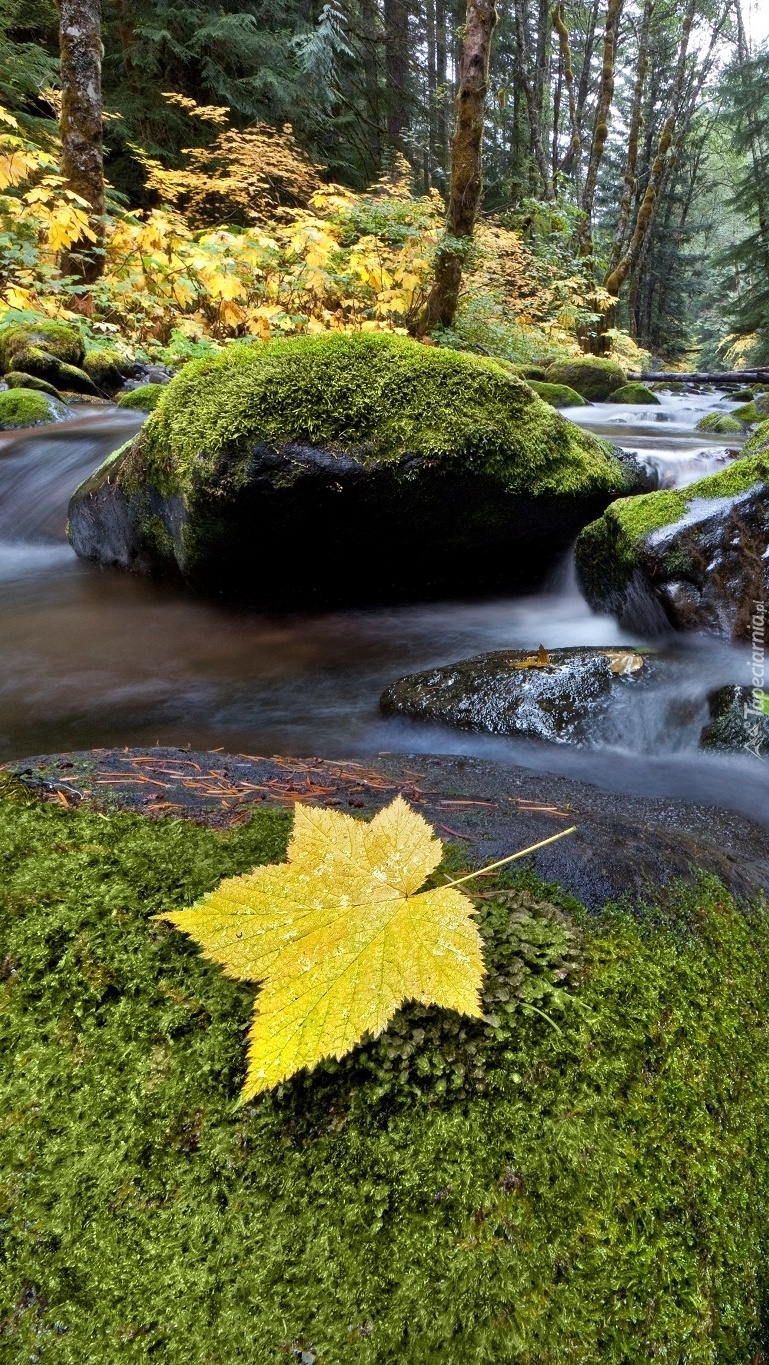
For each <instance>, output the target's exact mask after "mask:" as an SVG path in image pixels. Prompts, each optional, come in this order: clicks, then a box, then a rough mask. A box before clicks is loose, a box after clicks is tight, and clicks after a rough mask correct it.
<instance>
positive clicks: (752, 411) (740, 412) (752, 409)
mask: <svg viewBox="0 0 769 1365" xmlns="http://www.w3.org/2000/svg"><path fill="white" fill-rule="evenodd" d="M731 416H732V417H736V418H737V420H738V422H742V424H743V426H746V427H752V426H755V425H756V423H758V422H760V421H761V413H760V412H759V411H758V408H757V407H756V404H755V402H750V403H743V404H742V407H739V408H735V409H734V411H733V412H732V413H731Z"/></svg>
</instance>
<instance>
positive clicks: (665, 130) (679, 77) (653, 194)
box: [604, 0, 697, 298]
mask: <svg viewBox="0 0 769 1365" xmlns="http://www.w3.org/2000/svg"><path fill="white" fill-rule="evenodd" d="M696 8H697V0H689V3H688V5H687V9H686V13H685V15H684V21H683V27H682V29H681V44H680V48H679V52H678V66H677V70H676V76H675V80H674V82H673V90H672V93H671V97H670V107H669V109H668V113H667V117H666V119H665V122H664V124H663V126H662V132H661V134H660V140H659V146H658V148H657V154H656V156H655V158H654V161H653V162H652V168H651V171H650V173H649V181H648V184H647V186H646V191H645V193H644V197H643V199H642V200H641V204H640V207H639V209H638V215H637V217H636V222H635V228H634V230H633V236H632V238H631V240H630V245H629V247H628V249H627V251H626V252H625V255H624V256H623V257H622V260H621V261H619V262H618V263H617V265H616V266H614V268H613V269H610V270H609V272H608V273H607V275H606V278H605V280H604V287H605V288H606V289H607V290H608V292H609V293H610V294H612V295H613V297H614V298H619V292H620V289H621V288H622V286H623V284H624V283H625V280H626V279H627V277H628V274H629V273H630V270H631V268H632V267H633V265H634V264H635V262H636V261H637V260H638V258H639V256H640V254H641V252H642V251H643V249H644V246H645V244H646V242H647V241H648V238H649V232H650V229H651V226H652V221H653V218H654V211H655V206H656V202H657V195H658V193H659V190H660V186H661V184H662V181H663V178H664V176H665V173H666V171H667V165H668V153H669V151H670V148H671V145H672V142H673V134H674V133H675V130H676V121H677V118H678V113H679V109H680V105H681V100H682V97H683V93H684V85H685V82H686V58H687V54H688V51H689V38H690V36H691V31H692V25H693V23H694V15H695V11H696Z"/></svg>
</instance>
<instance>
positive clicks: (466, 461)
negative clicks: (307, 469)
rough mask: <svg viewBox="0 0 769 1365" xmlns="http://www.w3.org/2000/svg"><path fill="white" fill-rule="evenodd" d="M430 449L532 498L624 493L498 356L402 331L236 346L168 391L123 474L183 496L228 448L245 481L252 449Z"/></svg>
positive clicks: (596, 450) (393, 452) (382, 457)
mask: <svg viewBox="0 0 769 1365" xmlns="http://www.w3.org/2000/svg"><path fill="white" fill-rule="evenodd" d="M287 442H299V443H302V442H305V443H307V444H310V445H316V446H317V445H320V446H330V447H332V448H334V449H337V450H345V451H350V450H354V451H356V453H358V454H359V455H360V456H361V457H362V459H363V461H364V463H365V462H372V461H397V460H399V459H401V458H402V457H403V456H407V455H412V456H422V457H425V458H427V459H429V460H433V461H437V462H440V463H441V464H449V463H456V464H461V465H462V466H463V467H464V468H465V469H468V470H472V471H473V472H487V473H490V474H493V475H496V476H498V477H499V478H500V482H501V483H502V484H503V485H504V486H506V487H509V488H521V489H525V490H526V491H527V492H531V493H537V492H541V493H545V492H554V493H556V492H559V493H570V492H575V493H576V492H581V491H585V490H587V489H588V488H590V489H593V488H599V487H600V488H606V489H617V490H619V489H621V487H622V484H623V476H622V473H621V470H620V467H619V465H618V464H617V463H616V461H615V460H614V458H613V457H612V454H611V450H610V448H609V447H608V446H607V445H606V444H605V443H604V442H601V441H600V440H598V439H597V438H596V437H593V436H590V435H589V434H587V433H585V432H582V431H580V429H579V428H578V427H575V426H572V425H570V424H568V423H566V422H564V421H563V420H562V419H561V418H560V417H558V416H556V415H555V414H554V413H553V412H552V411H551V410H550V408H549V407H548V406H546V405H545V404H543V403H541V402H538V401H537V400H536V399H532V396H531V391H530V389H529V387H528V385H526V384H524V383H522V382H520V381H519V380H517V379H514V378H512V377H511V376H510V375H509V374H507V373H506V372H505V371H504V369H503V368H502V367H501V366H500V365H497V364H496V363H495V362H494V361H493V360H486V359H485V358H482V357H479V356H474V355H469V354H463V353H460V352H456V351H449V350H445V349H442V348H438V347H435V346H421V345H419V344H418V343H417V342H414V341H409V340H406V339H405V338H400V337H391V336H376V335H373V336H372V335H365V334H358V335H349V334H342V333H336V334H333V333H332V334H329V335H328V336H323V337H312V338H299V339H296V340H291V341H274V342H271V343H270V344H269V345H259V344H251V345H243V346H232V347H229V348H228V349H227V350H226V351H225V352H224V354H222V355H219V356H214V357H212V358H210V359H205V360H199V361H193V362H192V363H191V364H189V365H186V366H185V367H184V369H183V370H182V372H181V373H180V374H179V375H178V376H177V377H176V378H175V379H174V380H172V382H171V383H170V384H169V385H167V386H166V388H165V392H164V394H163V395H162V398H161V402H160V405H159V407H158V408H157V410H156V412H155V414H154V416H153V418H152V420H151V421H150V422H148V423H147V425H146V427H145V428H144V430H143V432H142V433H141V434H140V435H139V436H138V437H137V440H136V442H135V445H134V450H133V453H132V457H131V458H130V459H129V460H128V461H127V462H126V465H125V473H124V474H123V475H122V476H121V477H122V478H124V479H130V478H132V479H134V480H141V481H144V480H146V479H149V480H151V481H152V482H154V483H155V485H156V486H158V487H161V488H163V490H164V491H174V492H181V493H182V494H184V493H185V492H186V491H187V490H188V488H189V484H190V480H191V478H192V473H193V469H194V474H195V479H196V480H198V481H200V480H203V481H205V479H206V476H207V474H212V475H215V474H216V471H217V467H218V462H219V459H220V457H222V456H226V460H227V464H228V475H229V477H230V478H231V479H232V480H233V481H234V482H236V483H237V481H238V479H239V478H240V477H243V475H242V474H241V473H240V471H239V468H238V466H239V465H240V464H242V465H246V464H247V462H248V461H249V459H250V457H251V452H252V449H253V447H254V445H256V444H262V443H265V444H268V445H270V446H272V447H274V448H279V447H281V446H283V445H285V444H286V443H287Z"/></svg>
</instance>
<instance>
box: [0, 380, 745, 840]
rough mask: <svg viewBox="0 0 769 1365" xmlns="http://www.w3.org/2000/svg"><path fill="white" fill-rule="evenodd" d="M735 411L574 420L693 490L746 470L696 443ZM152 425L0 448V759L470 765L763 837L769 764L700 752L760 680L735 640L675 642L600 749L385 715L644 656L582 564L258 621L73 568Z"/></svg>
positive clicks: (89, 421)
mask: <svg viewBox="0 0 769 1365" xmlns="http://www.w3.org/2000/svg"><path fill="white" fill-rule="evenodd" d="M732 406H733V404H732V403H731V402H730V401H729V400H728V399H726V398H724V396H723V395H719V394H697V395H682V396H676V397H673V396H666V395H662V405H661V407H651V408H649V407H647V408H641V407H633V408H631V407H625V406H617V405H612V404H603V405H598V406H594V407H586V408H580V409H574V410H572V411H570V412H569V413H568V414H567V415H568V416H569V417H572V418H573V419H574V420H575V421H578V422H580V423H581V424H582V425H584V426H587V427H589V428H590V429H591V430H593V431H597V432H600V433H601V434H604V435H607V436H609V437H611V439H612V440H614V441H615V442H616V443H617V444H621V445H622V446H624V447H625V448H626V449H630V450H633V451H634V452H636V454H637V455H638V457H639V459H641V460H643V461H645V462H646V463H647V464H649V465H653V466H654V467H655V468H656V469H657V470H658V471H659V474H660V482H661V485H662V486H664V487H680V486H683V485H685V484H686V483H690V482H691V481H692V480H693V479H697V478H701V477H703V476H704V475H705V474H708V473H711V472H713V471H714V470H717V469H719V468H722V467H723V464H724V463H725V461H726V460H728V459H729V458H731V457H732V456H733V453H734V451H733V450H732V452H731V454H729V453H727V452H726V451H725V444H726V443H733V440H734V438H732V437H727V438H724V437H720V438H712V437H707V436H702V435H700V434H698V433H696V432H695V431H694V427H695V424H696V422H697V420H698V419H699V418H700V417H701V416H702V415H703V413H704V412H707V411H710V410H712V409H713V408H716V409H718V410H719V411H729V410H730V408H731V407H732ZM140 420H141V419H140V418H139V417H137V416H136V415H134V414H128V413H119V412H117V411H112V410H110V411H105V410H104V409H100V410H98V411H93V412H92V411H88V410H86V409H81V410H80V414H79V415H78V416H77V417H76V418H74V419H72V420H70V421H67V422H63V423H61V424H59V425H57V426H53V427H48V428H45V429H44V430H41V431H35V432H29V433H26V434H22V435H16V434H13V433H7V434H5V435H3V436H2V437H0V761H2V760H9V759H15V758H22V757H26V756H31V755H33V754H39V753H45V752H51V751H58V750H67V749H85V748H91V747H96V746H104V747H110V746H114V745H132V746H133V745H152V744H155V743H159V744H164V745H179V746H185V745H191V746H192V747H193V748H202V749H214V748H217V747H222V748H224V749H226V750H229V751H236V752H241V753H250V754H258V753H267V754H272V753H287V754H294V755H299V754H319V755H322V756H324V757H327V758H333V757H351V756H352V755H354V754H365V753H377V752H382V751H399V752H402V751H406V752H410V753H417V752H423V753H424V752H432V753H440V752H443V753H464V754H477V755H483V756H485V757H488V758H494V759H497V760H499V761H502V762H514V763H520V764H523V765H525V766H527V767H529V768H534V769H537V770H541V771H551V772H562V773H568V774H569V775H571V776H573V777H583V778H585V779H586V780H588V781H592V782H596V783H598V784H599V785H601V786H604V787H608V788H610V789H615V790H621V791H628V792H634V793H638V794H645V795H650V796H669V797H676V796H679V797H687V798H689V799H694V800H700V801H709V802H717V803H719V804H722V805H725V806H729V807H732V808H733V809H736V810H741V811H744V812H745V813H749V814H751V815H752V816H753V817H754V818H758V819H764V820H766V822H767V823H769V763H766V762H764V761H762V760H760V759H757V758H755V757H753V756H751V755H749V754H747V753H746V754H745V755H736V756H719V755H714V754H707V753H704V752H702V751H700V750H698V747H697V741H698V737H699V733H700V730H701V728H702V726H703V724H704V723H705V721H706V719H707V702H706V698H707V693H708V692H709V691H711V690H712V689H713V688H715V687H718V686H721V685H722V684H725V683H741V684H748V683H749V682H750V671H749V667H748V651H747V649H739V648H735V647H733V646H731V645H728V644H726V643H724V642H723V641H718V640H714V639H711V638H704V637H701V638H698V637H677V638H676V639H675V640H674V641H672V642H666V643H665V644H664V646H663V649H662V655H663V658H664V661H665V663H666V667H665V668H664V669H662V670H660V676H659V678H658V679H656V680H653V679H651V678H650V679H649V680H648V681H644V683H643V684H642V685H639V686H636V685H635V684H631V685H630V686H629V687H628V688H627V689H626V691H625V693H624V694H623V696H624V701H623V702H622V704H620V705H619V706H617V707H615V708H614V710H613V711H612V713H611V716H610V719H609V720H608V721H607V722H606V723H604V725H603V726H602V728H601V729H600V731H599V732H598V733H596V735H595V738H594V742H593V745H592V747H591V748H590V749H577V748H572V747H569V746H567V745H548V744H541V743H533V742H528V741H521V740H515V739H502V738H498V737H490V736H481V735H473V734H469V733H464V732H462V731H457V730H448V729H443V728H440V727H433V726H424V725H421V724H416V723H414V724H412V723H408V722H404V721H402V720H398V719H385V718H383V717H382V716H380V714H379V711H378V699H379V695H380V693H381V691H382V689H383V688H384V687H385V686H386V684H387V683H389V682H391V681H392V680H393V679H395V678H397V677H399V676H401V675H402V674H403V673H407V672H410V671H413V670H416V669H422V668H427V667H430V666H432V665H436V664H443V663H448V662H450V661H451V660H452V659H458V658H461V657H466V656H468V655H471V654H477V653H481V652H482V651H484V650H491V649H499V648H507V647H524V648H536V646H537V645H538V644H539V643H540V642H542V643H544V644H545V645H546V646H548V647H549V648H555V647H557V646H559V645H580V644H584V645H607V644H643V643H645V642H644V641H643V640H641V639H639V637H638V636H637V635H634V636H629V635H627V634H626V633H623V632H622V631H620V630H619V629H618V627H617V625H616V623H615V622H614V621H613V620H612V619H611V618H609V617H606V616H598V615H596V614H595V613H593V612H592V611H591V610H590V609H589V608H588V607H587V605H586V603H585V602H584V600H583V599H582V597H581V596H580V593H579V590H578V588H577V586H576V581H575V578H574V574H573V568H572V566H571V562H570V561H567V562H565V563H564V564H563V565H562V566H561V567H560V568H559V570H558V571H557V572H556V573H555V574H554V575H553V578H552V580H551V582H550V583H549V584H548V585H547V587H546V589H545V590H544V591H543V592H541V593H539V594H538V595H536V596H525V597H504V598H495V599H493V600H483V601H472V602H468V601H462V602H443V603H429V604H425V605H413V604H410V605H407V606H397V607H390V608H385V609H382V608H381V607H378V608H372V609H371V610H355V611H336V612H332V613H322V614H320V613H317V614H302V613H295V614H292V615H265V614H263V613H259V612H255V611H250V610H248V609H245V608H242V607H231V606H225V605H222V604H220V603H218V602H211V601H207V600H204V599H201V598H198V597H196V596H194V595H193V594H191V593H189V592H187V591H185V590H184V589H182V588H180V587H176V586H173V585H169V584H167V583H161V582H155V581H151V580H147V579H142V578H138V577H134V576H132V575H130V574H126V573H123V572H121V571H119V570H109V569H102V568H100V567H98V566H95V565H91V564H85V563H83V562H82V561H80V560H78V559H77V558H76V557H75V555H74V554H73V553H72V552H71V550H70V549H69V547H68V546H67V544H66V541H65V536H64V527H65V518H66V507H67V500H68V497H69V495H70V493H71V492H72V490H73V489H74V488H75V486H76V485H77V484H78V483H79V482H80V481H81V479H83V478H84V477H85V476H86V475H87V474H89V473H90V472H91V470H92V469H94V468H95V467H96V465H97V464H99V463H100V462H101V460H102V459H103V458H104V457H105V456H106V455H107V454H108V453H109V452H110V451H111V450H114V449H115V448H116V447H117V446H118V445H119V444H121V443H122V442H123V441H124V440H126V439H127V438H128V437H129V436H130V435H131V434H132V433H133V432H134V431H135V430H137V428H138V426H139V425H140ZM655 644H657V645H659V642H658V641H657V642H655Z"/></svg>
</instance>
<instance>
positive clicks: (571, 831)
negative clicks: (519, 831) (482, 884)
mask: <svg viewBox="0 0 769 1365" xmlns="http://www.w3.org/2000/svg"><path fill="white" fill-rule="evenodd" d="M576 831H577V826H576V825H571V826H570V827H569V829H562V830H559V831H558V833H557V834H551V835H550V838H549V839H542V840H540V842H539V843H538V844H531V845H530V846H529V847H528V848H522V849H521V851H520V853H511V854H509V856H508V857H507V858H500V859H499V861H498V862H496V863H489V865H488V867H479V868H478V871H477V872H468V873H467V875H466V876H464V877H457V878H456V879H455V880H454V881H453V882H447V883H446V885H447V886H460V885H461V883H462V882H469V881H471V880H472V878H473V877H482V876H483V874H484V872H493V871H494V869H495V868H496V867H504V865H505V863H512V862H515V859H516V858H525V857H526V854H527V853H536V851H537V849H538V848H545V846H546V845H547V844H554V843H555V841H556V839H565V838H566V835H567V834H576Z"/></svg>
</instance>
